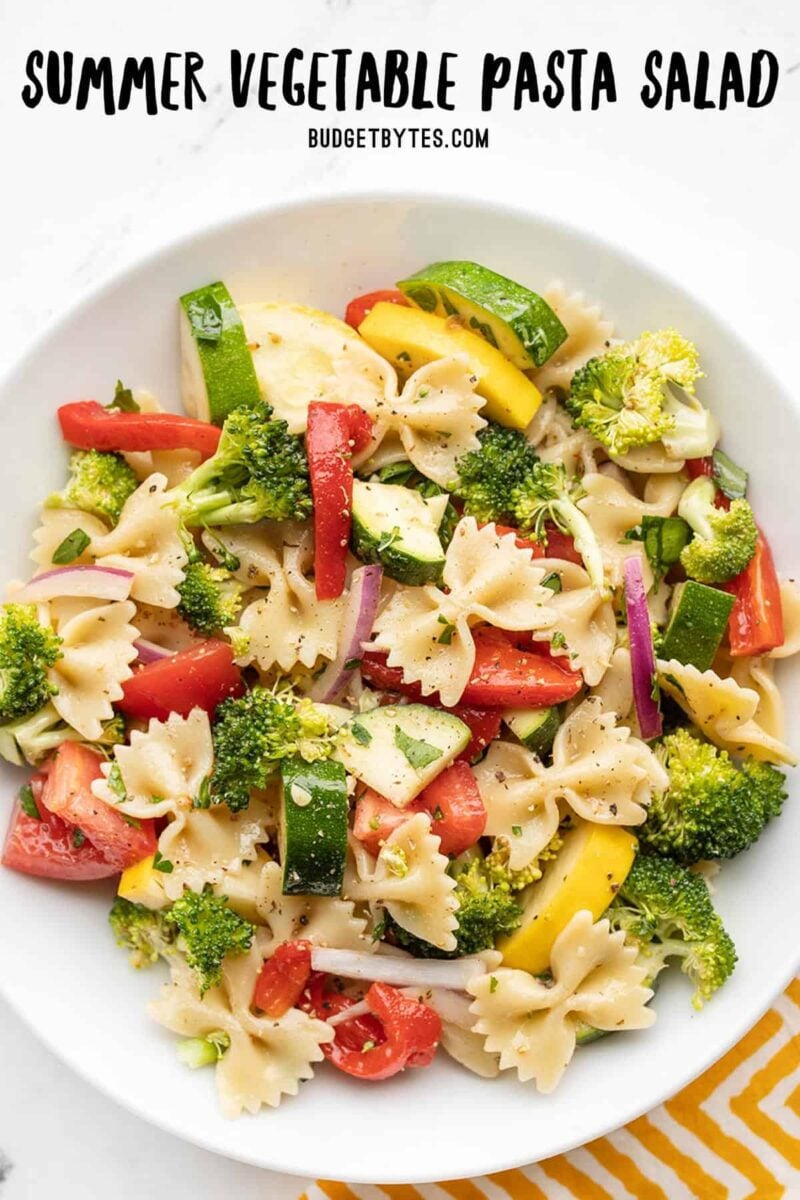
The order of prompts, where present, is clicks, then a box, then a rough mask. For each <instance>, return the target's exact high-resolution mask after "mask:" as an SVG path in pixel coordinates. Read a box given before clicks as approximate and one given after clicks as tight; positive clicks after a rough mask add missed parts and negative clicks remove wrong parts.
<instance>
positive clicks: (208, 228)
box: [0, 187, 800, 1185]
mask: <svg viewBox="0 0 800 1200" xmlns="http://www.w3.org/2000/svg"><path fill="white" fill-rule="evenodd" d="M397 204H410V205H419V206H428V207H441V208H451V209H452V208H455V209H460V210H462V211H467V212H472V213H475V214H476V215H482V216H485V217H489V218H493V219H496V220H502V219H503V218H506V219H516V220H523V221H525V220H527V221H533V222H539V223H540V224H541V225H543V226H549V227H551V228H553V229H557V230H558V231H559V232H560V233H561V234H563V235H565V236H566V237H568V238H573V239H575V240H577V241H579V242H583V243H584V244H589V245H591V246H592V247H593V248H594V249H595V250H597V251H602V252H603V253H610V254H611V255H613V256H614V257H615V258H616V259H617V260H620V261H623V262H624V263H625V264H626V265H627V266H628V267H630V268H632V269H634V270H638V271H643V272H646V273H647V274H649V276H650V277H651V278H652V279H654V280H656V281H659V280H660V281H662V282H663V283H664V284H666V285H668V286H669V288H670V289H672V290H673V291H674V292H676V293H677V294H678V295H680V296H681V297H682V298H685V299H686V300H687V301H688V302H689V303H690V304H691V306H692V307H693V308H694V309H695V310H696V311H697V312H699V313H700V314H702V316H703V317H704V318H705V319H706V320H707V321H709V322H710V323H711V324H712V325H714V326H716V327H717V328H718V329H719V330H720V332H721V333H722V335H723V336H724V337H725V338H726V339H729V340H733V341H735V342H738V343H739V344H742V345H744V346H745V348H746V350H747V354H748V356H749V357H750V358H751V359H752V360H753V361H754V363H755V364H756V365H757V366H758V367H759V369H760V370H761V371H762V372H763V374H764V376H765V377H766V378H767V380H768V381H769V384H770V385H771V388H772V389H773V390H774V391H775V392H777V393H778V394H779V395H780V397H781V398H782V400H783V401H784V402H785V403H786V405H787V407H788V408H789V409H792V410H794V411H795V412H796V413H798V414H800V402H798V401H797V400H795V399H794V397H793V396H792V395H791V393H790V392H789V390H788V388H787V387H786V386H785V385H784V382H783V380H782V379H781V378H779V377H778V376H777V375H776V374H775V373H774V371H773V368H772V366H771V364H769V363H767V362H766V361H765V360H764V358H763V357H762V356H761V354H760V352H759V351H758V350H757V349H754V348H752V347H751V346H750V345H749V344H748V343H747V342H746V341H745V339H744V337H743V335H741V334H740V333H739V331H738V330H737V329H736V327H735V325H734V324H732V323H731V322H730V321H728V320H727V318H723V317H720V316H718V315H717V313H716V312H714V310H713V309H712V308H711V307H710V306H709V305H707V304H706V303H705V301H704V300H700V299H697V298H696V297H695V295H694V294H693V293H692V292H691V291H690V290H688V289H687V288H686V287H684V285H683V284H682V283H681V282H679V281H678V280H676V279H675V278H673V277H672V276H671V275H670V273H669V272H668V271H665V270H662V269H661V268H660V267H655V266H652V265H650V263H649V262H648V261H647V259H646V258H644V257H643V256H640V255H639V254H636V253H633V252H632V251H630V250H629V249H628V248H627V247H625V246H621V245H619V244H618V243H617V242H616V241H614V240H613V239H610V238H606V237H605V236H601V235H599V234H597V233H595V232H593V231H591V230H587V229H585V228H583V227H581V226H580V225H577V224H574V223H572V222H567V221H564V220H562V219H561V218H559V217H554V216H553V215H551V214H550V213H548V212H546V211H539V210H536V209H534V208H532V207H528V206H525V205H522V204H514V203H501V202H498V201H495V200H490V199H484V198H482V197H480V196H476V197H464V196H459V195H455V194H453V193H448V192H445V191H442V192H438V191H434V192H424V191H420V190H416V189H408V190H406V189H403V188H402V187H396V188H392V189H383V190H371V189H352V190H343V191H341V192H338V191H336V192H322V191H309V192H302V193H297V194H294V195H292V196H290V197H289V198H286V199H284V200H281V201H279V202H276V203H274V204H264V205H259V206H258V207H255V208H252V207H250V208H247V209H244V210H240V211H238V212H234V213H232V214H229V215H227V216H224V217H220V218H219V219H217V220H215V221H213V222H210V223H209V224H205V225H198V226H197V227H195V228H193V229H192V230H191V231H190V232H188V233H184V234H181V235H180V236H179V237H177V238H171V239H167V240H165V241H163V242H161V243H159V245H158V246H157V247H156V248H155V249H153V250H150V251H149V252H147V253H146V254H143V255H140V256H138V257H135V258H133V259H131V260H130V261H127V262H125V263H123V264H122V265H121V266H120V267H118V268H117V269H115V270H113V271H112V272H111V273H110V274H109V275H107V276H106V277H105V278H103V279H102V280H101V281H100V282H99V283H98V284H96V285H94V286H92V287H89V288H87V289H85V290H84V291H83V292H82V293H81V294H80V295H79V297H78V299H77V300H76V301H75V302H74V303H73V304H71V305H70V306H69V307H68V308H66V309H62V310H60V311H59V312H57V313H55V314H54V315H53V317H52V318H51V319H50V320H48V321H47V322H46V323H45V325H44V327H43V329H42V331H41V332H40V333H39V334H38V335H37V336H36V337H34V338H33V339H32V340H31V341H30V342H29V343H28V344H27V345H26V346H25V347H24V349H23V351H22V353H21V354H20V355H19V356H17V357H15V358H14V359H12V361H11V363H10V365H9V366H8V367H7V368H6V369H5V370H4V371H3V372H2V374H0V402H2V397H3V394H4V393H5V392H6V391H7V390H8V389H10V388H12V387H13V385H14V381H15V378H16V377H18V376H22V375H24V373H25V372H26V371H27V370H28V368H29V366H30V364H31V363H32V362H34V361H35V360H36V359H37V357H38V356H39V355H40V354H41V353H42V352H43V350H44V349H45V348H46V345H47V343H48V341H49V340H50V339H51V338H52V337H55V336H57V335H58V334H59V333H61V331H62V330H63V329H64V328H65V327H67V326H68V325H70V324H71V323H72V322H74V321H78V320H79V319H80V318H81V317H82V316H83V315H84V313H85V312H86V311H87V310H88V309H90V308H91V307H93V306H94V305H95V304H97V303H98V302H101V301H102V300H103V298H104V296H105V295H106V294H107V293H111V292H113V291H115V290H116V289H117V288H118V287H119V286H120V284H121V283H122V282H124V280H125V279H126V278H127V277H129V276H132V275H136V274H138V273H139V272H149V271H152V270H154V269H157V267H158V265H159V263H160V262H161V261H162V260H163V259H166V258H168V257H171V256H172V255H174V254H180V253H181V252H182V251H185V250H186V249H188V248H189V247H190V246H191V245H192V244H193V243H194V242H196V241H198V240H200V239H206V238H213V237H214V236H216V235H218V234H222V233H224V232H226V231H228V230H230V229H232V228H233V227H235V226H239V225H241V226H245V225H247V224H249V223H251V222H256V221H258V220H260V219H270V218H273V217H280V216H283V215H292V214H296V213H300V212H302V211H303V210H304V209H314V208H317V209H318V208H325V207H328V208H334V207H342V206H345V207H346V206H348V205H369V206H387V207H389V206H392V205H397ZM787 954H788V955H789V957H788V965H787V967H786V970H785V972H783V973H782V974H781V976H780V980H779V982H775V981H771V982H765V983H763V984H761V985H760V986H759V987H758V988H757V989H756V991H755V995H754V999H753V1002H752V1003H751V1004H750V1005H749V1006H748V1007H747V1010H746V1015H743V1016H741V1017H740V1018H739V1019H738V1020H735V1021H733V1020H732V1021H731V1022H730V1025H729V1027H728V1030H727V1032H725V1033H724V1034H722V1035H721V1036H719V1037H718V1038H717V1039H716V1040H715V1041H714V1042H713V1043H710V1044H709V1053H708V1054H707V1055H705V1056H703V1058H702V1060H700V1061H698V1062H697V1063H695V1064H692V1065H690V1066H688V1067H687V1069H686V1070H685V1071H683V1072H681V1073H680V1075H679V1077H678V1079H677V1081H676V1080H675V1079H672V1080H671V1081H670V1084H669V1087H668V1088H667V1089H666V1090H664V1088H663V1087H661V1088H659V1089H656V1096H655V1098H648V1100H647V1102H645V1103H642V1102H641V1101H637V1100H632V1101H631V1102H630V1104H629V1106H628V1108H627V1109H626V1110H625V1112H624V1115H623V1116H622V1118H621V1119H617V1117H616V1116H615V1118H614V1121H613V1123H611V1124H606V1123H605V1122H604V1121H602V1120H601V1121H600V1122H599V1124H598V1127H597V1129H596V1131H595V1132H594V1133H593V1135H592V1137H591V1139H590V1140H594V1139H596V1138H600V1137H605V1136H607V1135H608V1134H610V1133H612V1132H613V1131H614V1130H617V1129H621V1128H623V1127H624V1126H625V1125H628V1124H629V1123H630V1122H632V1121H634V1120H636V1119H637V1118H638V1117H640V1116H642V1115H643V1114H645V1113H647V1112H651V1111H653V1110H654V1109H655V1108H657V1107H658V1106H659V1105H661V1104H663V1103H664V1102H665V1101H666V1100H668V1099H669V1098H670V1097H672V1096H675V1095H676V1094H677V1093H678V1092H680V1091H681V1090H683V1088H685V1087H687V1086H688V1085H689V1084H690V1083H692V1082H693V1081H694V1080H695V1079H697V1078H698V1077H699V1076H700V1075H702V1074H703V1073H704V1072H705V1071H707V1070H708V1069H709V1068H710V1067H711V1066H713V1065H714V1063H716V1062H717V1061H718V1060H719V1059H720V1058H721V1057H722V1056H723V1055H724V1054H726V1053H727V1052H728V1051H729V1050H730V1049H731V1048H732V1047H733V1046H734V1045H736V1043H738V1042H739V1041H740V1040H741V1039H742V1038H743V1037H744V1036H745V1035H746V1034H747V1032H748V1031H749V1030H750V1029H752V1028H753V1026H754V1025H756V1024H757V1023H758V1021H759V1020H760V1019H761V1017H762V1016H763V1015H764V1013H765V1012H766V1011H767V1010H768V1009H769V1007H770V1006H771V1005H772V1004H773V1003H774V1001H775V1000H776V999H777V998H778V997H779V996H780V995H781V993H782V992H783V991H784V990H785V988H786V987H787V985H788V984H789V982H790V981H791V980H792V979H793V978H794V977H795V975H796V974H797V973H798V971H800V947H798V950H797V951H796V956H795V957H791V956H790V955H791V952H790V949H789V947H787ZM0 997H1V998H2V999H3V1000H4V1001H5V1002H6V1003H7V1004H8V1006H9V1008H10V1009H11V1010H12V1011H13V1012H14V1013H15V1014H16V1016H17V1017H19V1019H20V1020H21V1021H22V1022H23V1024H24V1025H25V1026H26V1027H27V1028H28V1029H30V1030H31V1032H32V1033H33V1034H34V1036H35V1037H36V1038H37V1039H38V1040H39V1041H40V1042H41V1043H43V1044H44V1045H45V1046H46V1047H47V1048H48V1049H49V1050H50V1051H51V1052H52V1053H53V1054H54V1055H55V1056H56V1058H58V1059H59V1060H60V1061H61V1062H63V1063H64V1064H65V1065H66V1066H67V1067H68V1068H69V1069H70V1070H72V1071H74V1072H75V1073H76V1074H77V1075H78V1076H79V1077H80V1078H81V1079H83V1080H84V1081H85V1082H87V1083H88V1084H89V1085H90V1086H92V1087H94V1088H96V1089H97V1090H98V1091H99V1092H100V1093H101V1094H102V1095H104V1096H107V1097H108V1098H109V1099H111V1100H112V1101H114V1103H116V1104H118V1105H119V1106H120V1107H121V1108H122V1109H123V1110H125V1111H127V1112H130V1113H132V1114H133V1115H134V1116H136V1117H138V1118H141V1119H142V1120H143V1121H145V1122H146V1123H147V1124H149V1125H153V1126H155V1127H156V1128H158V1129H163V1130H166V1131H167V1132H168V1133H170V1134H172V1135H174V1136H175V1137H178V1138H180V1139H181V1140H182V1141H185V1142H189V1143H190V1144H193V1145H195V1146H198V1147H199V1148H200V1149H203V1150H206V1151H208V1152H210V1153H214V1154H218V1155H220V1156H222V1157H225V1158H229V1159H232V1160H234V1161H238V1162H242V1163H246V1164H249V1165H252V1166H257V1167H260V1168H262V1169H266V1170H273V1171H276V1172H279V1173H282V1174H285V1175H289V1176H293V1177H295V1178H297V1179H298V1180H300V1179H305V1178H310V1177H311V1176H314V1177H315V1178H321V1177H326V1175H327V1172H326V1169H325V1166H324V1165H323V1163H322V1161H321V1160H317V1159H316V1155H315V1153H314V1151H313V1139H310V1143H309V1145H308V1146H307V1147H306V1150H307V1160H306V1166H305V1168H304V1170H303V1172H302V1174H300V1173H298V1171H297V1162H296V1158H294V1159H293V1160H292V1162H291V1165H288V1166H287V1165H284V1164H283V1162H282V1161H281V1153H280V1147H274V1146H273V1147H270V1158H271V1162H270V1163H269V1165H267V1164H265V1162H264V1159H263V1156H258V1155H256V1154H248V1153H247V1152H246V1151H244V1150H229V1149H227V1148H222V1147H220V1146H218V1145H216V1144H212V1143H209V1142H208V1141H207V1140H206V1139H204V1137H203V1136H202V1135H199V1134H198V1135H193V1134H192V1133H191V1132H190V1131H188V1132H187V1130H186V1129H184V1128H183V1127H181V1126H180V1124H179V1122H177V1121H174V1120H172V1119H170V1118H164V1117H156V1116H153V1115H151V1114H150V1113H149V1112H148V1111H147V1110H146V1109H144V1108H143V1107H141V1106H140V1105H139V1104H138V1103H137V1102H136V1101H135V1100H134V1099H131V1098H127V1097H123V1096H121V1095H120V1094H119V1093H118V1091H117V1090H115V1088H114V1087H113V1084H112V1082H111V1081H110V1080H109V1079H107V1078H106V1077H103V1076H102V1075H100V1074H99V1073H98V1072H96V1071H95V1070H94V1069H93V1068H92V1067H90V1066H88V1065H86V1064H85V1062H84V1060H83V1059H82V1058H81V1056H80V1055H71V1054H70V1053H69V1052H68V1048H67V1046H65V1044H64V1043H63V1040H59V1039H58V1037H57V1036H56V1033H55V1031H53V1032H51V1030H50V1027H48V1028H44V1029H43V1028H40V1027H39V1026H37V1025H36V1024H34V1023H33V1022H30V1023H29V1021H28V1019H27V1016H26V1013H25V1011H24V1010H23V1008H22V1007H21V1006H19V1005H17V1004H16V1002H15V999H14V997H13V995H12V991H11V989H9V988H8V987H7V985H6V984H5V982H4V979H3V975H2V974H0ZM219 1119H220V1121H222V1120H223V1118H222V1117H220V1118H219ZM585 1144H586V1142H585V1140H581V1138H576V1137H574V1136H571V1135H570V1134H569V1133H568V1132H565V1134H564V1136H562V1137H561V1138H559V1139H557V1140H554V1142H553V1145H552V1146H551V1147H550V1148H549V1149H548V1151H547V1152H546V1153H543V1154H541V1155H540V1156H539V1157H538V1158H536V1159H533V1160H532V1159H531V1158H530V1157H528V1156H527V1155H525V1154H520V1153H519V1152H516V1153H513V1152H510V1151H507V1152H505V1153H501V1152H500V1151H501V1150H502V1146H503V1142H502V1140H500V1139H499V1140H498V1157H497V1159H496V1160H493V1161H492V1162H491V1163H487V1162H486V1161H482V1162H476V1163H475V1164H474V1165H473V1166H470V1167H469V1169H468V1171H467V1173H466V1174H461V1175H458V1176H455V1175H453V1173H452V1172H450V1171H445V1172H439V1173H436V1174H433V1175H431V1174H430V1173H425V1174H420V1173H419V1172H415V1171H414V1170H412V1169H410V1168H409V1167H408V1166H406V1168H405V1169H404V1170H402V1171H399V1170H397V1169H394V1170H388V1171H387V1172H385V1173H384V1174H383V1175H382V1178H381V1179H380V1181H379V1182H380V1183H381V1184H403V1183H406V1184H409V1185H415V1184H425V1183H436V1182H438V1181H442V1180H448V1179H456V1178H458V1179H466V1178H475V1177H479V1176H481V1175H484V1174H489V1173H492V1174H494V1173H497V1172H501V1171H505V1170H511V1169H515V1168H520V1167H524V1166H526V1165H532V1164H533V1163H535V1162H541V1161H542V1160H543V1159H545V1158H551V1157H554V1156H557V1155H560V1154H565V1153H568V1152H569V1151H571V1150H574V1149H577V1148H579V1147H580V1146H582V1145H585ZM462 1149H463V1150H466V1147H464V1148H462ZM337 1178H339V1179H340V1180H341V1181H342V1182H349V1183H356V1184H375V1183H376V1182H378V1181H376V1179H375V1177H374V1173H370V1174H368V1175H365V1174H364V1173H363V1172H359V1170H358V1168H357V1167H354V1169H353V1170H352V1171H349V1170H348V1172H347V1173H346V1174H343V1173H341V1172H339V1173H338V1174H337Z"/></svg>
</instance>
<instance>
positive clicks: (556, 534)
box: [495, 522, 583, 567]
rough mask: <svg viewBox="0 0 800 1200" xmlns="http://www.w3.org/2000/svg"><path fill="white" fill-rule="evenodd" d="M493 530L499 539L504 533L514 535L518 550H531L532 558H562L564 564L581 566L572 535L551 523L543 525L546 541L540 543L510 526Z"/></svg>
mask: <svg viewBox="0 0 800 1200" xmlns="http://www.w3.org/2000/svg"><path fill="white" fill-rule="evenodd" d="M495 529H496V530H497V532H498V533H499V534H500V536H501V537H502V535H503V534H504V533H514V534H516V536H517V545H518V546H519V548H520V550H532V551H533V557H534V558H563V559H564V560H565V561H566V562H572V563H576V564H577V565H578V566H579V567H582V566H583V559H582V558H581V556H580V554H579V553H578V551H577V550H576V549H575V539H574V537H573V536H572V534H571V533H562V532H561V530H560V529H559V528H558V527H557V526H556V525H553V524H552V523H551V522H548V523H547V524H546V525H545V537H546V541H541V542H537V541H536V539H535V538H534V537H526V535H525V534H524V533H520V532H519V530H517V529H513V528H512V527H511V526H510V525H495Z"/></svg>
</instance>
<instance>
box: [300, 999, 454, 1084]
mask: <svg viewBox="0 0 800 1200" xmlns="http://www.w3.org/2000/svg"><path fill="white" fill-rule="evenodd" d="M340 999H341V998H340ZM364 999H365V1000H366V1002H367V1004H368V1005H369V1008H370V1011H371V1013H372V1014H373V1016H374V1017H377V1018H378V1021H379V1022H380V1025H381V1027H382V1033H383V1039H384V1040H382V1041H380V1042H378V1041H377V1040H376V1038H375V1037H369V1038H367V1039H365V1040H364V1041H363V1042H362V1043H361V1046H360V1048H358V1047H357V1046H353V1045H352V1035H351V1038H350V1041H351V1045H350V1046H348V1045H347V1044H346V1043H345V1041H344V1040H343V1038H342V1037H341V1036H340V1033H341V1032H342V1031H344V1030H346V1029H347V1026H348V1025H349V1024H350V1022H344V1023H343V1024H341V1025H337V1026H336V1037H335V1038H334V1040H333V1041H332V1042H327V1043H323V1046H322V1049H323V1052H324V1054H325V1057H326V1058H328V1059H330V1061H331V1062H332V1063H333V1065H334V1066H335V1067H338V1068H339V1070H340V1071H344V1072H345V1073H346V1074H347V1075H353V1076H355V1077H356V1078H357V1079H368V1080H379V1079H389V1078H390V1077H391V1076H392V1075H397V1074H398V1072H400V1071H403V1070H405V1068H406V1067H427V1066H429V1064H430V1063H431V1062H432V1060H433V1056H434V1054H435V1053H436V1047H437V1046H438V1045H439V1038H440V1037H441V1033H442V1022H441V1020H440V1019H439V1016H438V1014H437V1013H435V1012H434V1011H433V1009H432V1008H429V1007H428V1005H427V1004H421V1003H420V1002H419V1001H418V1000H411V999H409V998H408V997H407V996H404V995H403V993H402V992H400V991H398V989H397V988H394V987H391V986H390V984H388V983H373V985H372V987H371V988H370V989H369V991H368V992H367V994H366V996H365V997H364ZM324 1003H325V1001H324V999H323V1001H322V1005H323V1011H322V1012H320V1011H317V1015H318V1016H320V1017H322V1019H323V1020H324ZM344 1007H346V1005H345V1006H344ZM339 1011H341V1009H339ZM328 1015H330V1012H328ZM363 1021H364V1018H363V1017H361V1018H359V1023H360V1025H361V1029H363V1024H362V1023H363ZM360 1032H361V1030H359V1035H360ZM357 1036H358V1035H357Z"/></svg>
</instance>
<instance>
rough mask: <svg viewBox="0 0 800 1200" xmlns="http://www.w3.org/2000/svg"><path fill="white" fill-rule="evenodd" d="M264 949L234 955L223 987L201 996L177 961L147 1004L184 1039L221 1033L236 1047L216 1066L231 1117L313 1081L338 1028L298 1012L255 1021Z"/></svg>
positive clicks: (222, 1102) (224, 972) (276, 1101)
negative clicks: (156, 995)
mask: <svg viewBox="0 0 800 1200" xmlns="http://www.w3.org/2000/svg"><path fill="white" fill-rule="evenodd" d="M262 962H263V950H262V948H261V946H260V944H259V942H258V939H256V941H255V943H254V945H253V948H252V949H251V950H250V951H249V953H247V954H243V955H238V956H236V957H229V958H227V959H226V960H225V962H224V964H223V967H222V982H221V984H220V985H219V987H214V988H210V989H209V990H208V991H207V992H206V993H205V995H204V996H203V997H201V996H200V993H199V990H198V987H197V982H196V980H195V977H194V974H193V972H192V971H191V969H190V968H189V967H187V966H186V965H185V963H183V962H181V961H180V960H173V963H172V965H171V969H170V975H171V978H170V981H169V983H166V984H164V986H163V987H162V989H161V994H160V996H159V998H158V999H157V1000H155V1001H154V1002H153V1003H152V1004H150V1006H149V1011H150V1014H151V1016H153V1017H154V1018H155V1020H156V1021H158V1022H159V1024H160V1025H164V1026H166V1028H167V1029H171V1030H172V1032H173V1033H178V1034H181V1035H182V1036H183V1037H206V1036H207V1035H208V1034H210V1033H214V1032H216V1031H220V1030H221V1031H222V1032H224V1033H226V1034H227V1035H228V1037H229V1038H230V1045H229V1047H228V1049H227V1050H226V1051H225V1053H224V1054H223V1055H222V1057H221V1058H220V1060H219V1062H218V1063H217V1065H216V1082H217V1094H218V1096H219V1101H220V1106H221V1108H222V1112H223V1113H224V1115H225V1116H226V1117H238V1116H239V1115H240V1114H241V1113H242V1112H249V1113H257V1112H258V1111H259V1109H260V1108H261V1107H262V1106H263V1105H266V1106H267V1107H269V1108H275V1107H277V1105H278V1104H280V1102H281V1099H282V1097H283V1096H296V1095H297V1092H298V1089H299V1086H300V1083H301V1082H302V1081H303V1080H304V1079H311V1078H312V1076H313V1074H314V1071H313V1066H312V1064H313V1063H317V1062H320V1061H321V1060H322V1058H323V1052H322V1049H321V1046H322V1045H323V1043H324V1042H329V1041H331V1040H332V1037H333V1031H332V1030H331V1028H330V1026H328V1025H327V1024H326V1023H325V1022H324V1021H318V1020H317V1019H316V1018H315V1017H311V1016H309V1015H308V1013H305V1012H303V1011H302V1010H301V1009H299V1008H290V1009H289V1011H288V1012H287V1013H285V1014H284V1016H282V1017H277V1018H275V1017H257V1016H255V1015H254V1014H253V1012H252V1010H251V1008H250V1000H251V998H252V995H253V987H254V985H255V981H256V977H257V975H258V972H259V970H260V969H261V964H262Z"/></svg>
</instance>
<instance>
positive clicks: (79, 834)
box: [72, 826, 86, 850]
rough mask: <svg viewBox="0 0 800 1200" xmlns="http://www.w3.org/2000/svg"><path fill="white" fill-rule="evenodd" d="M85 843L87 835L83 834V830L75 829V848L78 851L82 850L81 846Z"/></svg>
mask: <svg viewBox="0 0 800 1200" xmlns="http://www.w3.org/2000/svg"><path fill="white" fill-rule="evenodd" d="M85 841H86V834H85V833H84V832H83V830H82V829H78V827H77V826H76V827H75V829H73V831H72V844H73V846H74V847H75V849H76V850H80V848H81V846H82V845H83V843H84V842H85Z"/></svg>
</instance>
